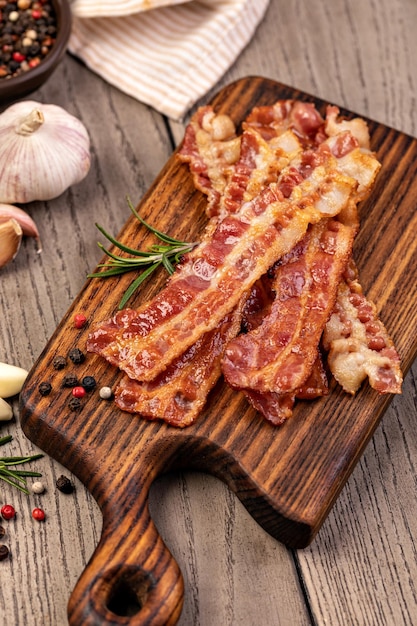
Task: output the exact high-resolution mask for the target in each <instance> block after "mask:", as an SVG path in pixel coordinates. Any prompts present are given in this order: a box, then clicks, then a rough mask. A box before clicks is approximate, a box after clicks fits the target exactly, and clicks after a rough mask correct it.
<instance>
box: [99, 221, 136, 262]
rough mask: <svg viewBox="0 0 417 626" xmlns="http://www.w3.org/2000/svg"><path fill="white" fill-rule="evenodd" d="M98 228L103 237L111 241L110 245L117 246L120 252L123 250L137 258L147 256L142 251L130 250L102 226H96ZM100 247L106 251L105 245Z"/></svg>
mask: <svg viewBox="0 0 417 626" xmlns="http://www.w3.org/2000/svg"><path fill="white" fill-rule="evenodd" d="M96 228H98V230H99V231H100V232H101V233H102V235H104V236H105V237H106V239H108V240H109V241H110V243H112V244H113V245H114V246H116V248H119V250H123V252H127V253H128V254H133V255H135V256H147V252H141V251H140V250H136V249H135V248H129V246H126V245H125V244H123V243H122V242H121V241H118V240H117V239H115V238H114V237H112V235H110V234H109V233H108V232H106V231H105V230H104V228H103V227H102V226H100V224H96ZM98 246H99V248H102V249H103V250H105V248H104V246H103V244H101V243H99V244H98Z"/></svg>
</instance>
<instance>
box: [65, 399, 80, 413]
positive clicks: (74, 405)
mask: <svg viewBox="0 0 417 626" xmlns="http://www.w3.org/2000/svg"><path fill="white" fill-rule="evenodd" d="M68 406H69V408H70V409H71V411H78V410H79V409H81V407H82V402H81V400H80V399H79V398H74V396H73V397H72V398H71V400H70V401H69V402H68Z"/></svg>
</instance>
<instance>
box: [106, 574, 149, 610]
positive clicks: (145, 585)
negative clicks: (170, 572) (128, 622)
mask: <svg viewBox="0 0 417 626" xmlns="http://www.w3.org/2000/svg"><path fill="white" fill-rule="evenodd" d="M153 586H154V581H153V580H152V576H150V575H149V574H148V573H147V572H144V571H143V570H142V569H140V568H139V567H129V566H128V567H126V566H125V565H121V566H119V567H115V568H113V569H111V570H110V571H108V572H106V575H105V579H104V580H102V584H101V591H102V593H103V595H104V598H103V599H104V604H105V607H106V609H107V610H108V611H110V612H111V613H113V614H114V615H116V616H118V617H122V618H123V617H133V616H134V615H137V614H138V613H139V612H140V611H141V609H142V608H143V606H144V605H145V604H146V601H147V598H148V595H149V592H150V591H151V589H152V588H153Z"/></svg>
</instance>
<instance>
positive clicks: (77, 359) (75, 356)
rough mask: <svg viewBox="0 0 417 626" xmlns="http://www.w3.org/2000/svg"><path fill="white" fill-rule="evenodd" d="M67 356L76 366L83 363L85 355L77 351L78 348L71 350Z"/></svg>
mask: <svg viewBox="0 0 417 626" xmlns="http://www.w3.org/2000/svg"><path fill="white" fill-rule="evenodd" d="M68 356H69V358H70V359H71V361H72V362H73V363H75V364H76V365H78V364H80V363H83V362H84V361H85V354H84V353H83V352H81V350H79V348H73V349H72V350H70V351H69V352H68Z"/></svg>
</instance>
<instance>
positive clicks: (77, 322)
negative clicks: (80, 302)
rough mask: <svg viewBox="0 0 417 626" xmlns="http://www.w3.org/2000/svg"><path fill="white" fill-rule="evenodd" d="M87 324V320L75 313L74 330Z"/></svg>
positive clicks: (80, 314)
mask: <svg viewBox="0 0 417 626" xmlns="http://www.w3.org/2000/svg"><path fill="white" fill-rule="evenodd" d="M86 323H87V318H86V316H85V315H83V314H82V313H77V314H76V315H74V326H75V328H83V326H85V325H86Z"/></svg>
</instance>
